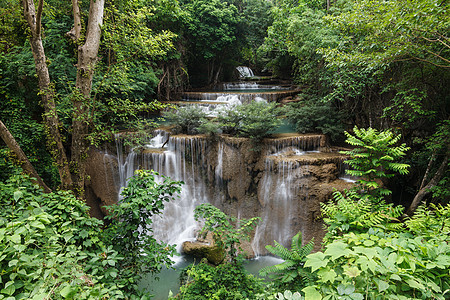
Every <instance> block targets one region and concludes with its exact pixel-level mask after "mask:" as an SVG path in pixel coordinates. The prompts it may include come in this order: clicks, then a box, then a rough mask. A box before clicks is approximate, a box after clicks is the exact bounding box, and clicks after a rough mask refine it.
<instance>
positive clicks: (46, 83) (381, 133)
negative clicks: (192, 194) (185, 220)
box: [0, 0, 450, 299]
mask: <svg viewBox="0 0 450 300" xmlns="http://www.w3.org/2000/svg"><path fill="white" fill-rule="evenodd" d="M449 15H450V13H449V3H448V2H447V1H445V0H410V1H406V0H397V1H372V0H361V1H356V0H333V1H332V0H327V1H323V0H230V1H226V0H208V1H207V0H108V1H105V0H90V1H87V0H72V1H71V2H70V1H56V0H45V1H44V0H22V1H13V0H0V99H1V101H0V136H1V138H2V141H0V170H1V171H0V207H1V212H0V245H1V247H0V270H1V271H0V299H60V298H62V299H107V298H111V299H146V298H150V295H146V294H145V292H144V291H140V290H139V288H138V286H137V282H138V281H139V278H140V276H141V275H140V274H141V273H142V272H155V273H157V272H158V271H159V270H160V269H161V268H162V265H164V264H165V265H170V259H169V257H170V255H171V254H173V251H174V249H173V247H172V246H170V245H165V244H163V243H160V242H158V241H156V240H154V239H153V238H152V236H151V235H146V236H142V235H140V234H133V233H134V232H139V230H138V229H139V228H143V227H142V226H144V227H145V226H149V225H150V223H151V216H152V215H154V214H158V213H159V212H160V211H161V210H162V208H163V207H164V202H165V201H169V199H170V198H171V196H172V195H174V194H176V193H177V191H179V190H180V188H181V185H182V183H181V182H175V181H171V180H170V179H169V178H167V179H166V181H164V183H163V184H158V183H157V182H156V181H155V179H154V174H152V173H150V172H147V171H141V172H139V173H138V174H136V175H135V177H134V178H133V180H131V181H130V185H129V188H128V189H125V191H124V192H123V197H124V201H123V202H122V204H121V205H117V206H113V207H110V208H109V210H110V214H109V215H108V217H107V220H97V219H95V218H91V217H89V216H88V210H89V209H88V207H87V206H86V205H85V203H84V201H83V200H84V199H85V185H86V182H87V181H88V180H89V178H88V177H87V175H86V157H87V153H88V149H89V148H90V147H96V146H99V145H101V144H102V143H104V142H107V141H111V140H112V139H113V138H114V133H116V132H118V131H120V130H122V129H127V130H129V131H136V132H151V130H153V129H154V128H155V127H156V126H157V125H156V124H155V123H154V122H153V119H151V120H150V119H148V118H146V117H145V116H147V115H148V113H149V112H157V111H160V110H162V109H164V108H165V107H166V106H167V104H166V101H168V100H178V99H179V98H180V95H181V94H182V93H183V92H184V91H187V90H191V89H195V88H200V87H207V86H213V85H214V84H217V83H219V82H226V81H233V80H236V79H237V74H236V67H237V66H249V67H251V68H252V69H253V70H254V71H255V73H256V74H258V75H261V76H267V77H272V78H280V79H288V80H292V81H293V82H294V83H295V85H297V86H298V87H299V88H300V89H301V93H299V94H298V95H297V96H296V100H297V101H296V102H294V103H290V104H287V105H285V106H284V107H283V108H282V109H283V115H285V116H286V117H287V118H288V119H289V120H291V121H292V123H294V125H295V127H296V130H297V131H298V132H300V133H323V134H326V135H327V136H328V137H329V138H330V140H331V141H332V143H333V144H335V145H340V146H341V145H346V142H347V145H348V144H349V145H351V146H352V148H353V150H349V151H347V152H346V154H347V155H348V156H349V161H348V164H349V165H350V166H351V167H352V170H351V171H350V172H353V174H352V175H356V176H359V177H360V178H361V179H360V180H358V184H357V187H355V188H354V189H352V190H347V191H345V192H336V193H335V196H334V198H333V199H330V202H329V203H325V204H324V205H323V212H322V213H323V218H324V222H325V224H326V225H327V229H326V230H327V235H326V238H325V239H324V242H323V247H322V249H323V250H322V251H319V252H316V253H313V254H310V252H311V250H312V246H311V244H310V243H307V244H306V245H303V246H302V240H301V237H300V236H295V237H294V238H293V241H292V247H291V248H290V249H286V248H284V247H283V246H281V245H279V244H278V245H275V246H268V250H269V251H271V252H272V253H273V254H274V255H278V256H280V257H281V258H283V259H284V260H285V263H287V264H285V265H279V267H274V268H272V269H266V270H263V273H264V274H275V276H274V277H273V280H272V281H271V282H269V283H267V282H265V283H263V282H261V281H259V279H256V278H253V277H252V276H250V275H248V274H246V273H245V271H244V270H243V268H242V260H241V259H240V258H238V257H237V253H235V245H236V244H239V240H240V239H241V238H242V237H243V236H240V235H239V234H241V233H242V232H243V230H241V228H234V227H233V226H234V225H230V223H227V221H228V220H229V219H228V217H227V216H226V215H222V214H220V213H218V212H217V211H215V210H214V208H211V207H206V208H205V207H203V208H199V212H198V214H199V216H200V215H201V217H203V218H206V219H207V220H210V218H213V219H212V221H211V222H213V221H214V222H216V223H211V224H222V225H221V226H222V227H220V226H219V227H220V228H221V229H223V230H222V231H220V230H219V231H217V232H216V235H215V236H216V237H217V239H218V241H221V243H222V246H223V248H224V249H225V250H226V251H228V252H229V257H231V259H230V261H229V263H226V264H223V265H220V266H218V267H211V266H209V265H206V264H205V265H201V264H200V265H199V266H198V267H195V268H194V267H193V268H191V269H190V270H189V271H188V272H187V273H188V276H187V277H188V279H186V281H185V285H184V286H183V287H182V289H181V292H180V294H179V295H177V296H175V297H176V298H178V299H246V298H248V299H302V297H306V299H447V298H448V297H449V295H450V273H449V270H450V268H449V266H450V246H449V242H450V240H449V233H450V232H449V231H450V221H449V215H450V206H449V200H450V189H449V186H450V183H449V182H450V169H449V157H450V138H449V137H450V119H449V112H450V18H449ZM260 114H264V115H265V116H266V119H267V120H266V121H267V122H270V121H271V120H269V118H272V117H273V116H272V115H271V114H270V113H268V112H267V111H265V110H264V109H261V110H260ZM149 199H151V200H149ZM201 209H203V211H200V210H201ZM136 212H140V213H141V214H142V216H138V214H137V213H136ZM214 218H216V219H214ZM119 220H120V221H122V222H119ZM253 221H255V222H256V220H253ZM253 221H252V220H250V221H249V223H247V224H246V225H244V227H245V226H247V227H245V228H247V229H248V228H250V229H251V228H252V226H254V224H253ZM119 223H120V224H119ZM123 224H126V225H123ZM207 224H208V222H207ZM224 224H228V225H224ZM231 224H232V223H231ZM207 229H208V230H210V231H213V232H214V230H216V229H217V226H216V227H214V226H213V225H211V226H210V228H207ZM244 231H245V230H244ZM223 232H227V234H224V233H223ZM143 245H144V246H143ZM142 253H145V255H142ZM219 279H220V280H222V281H223V287H222V286H221V285H220V284H218V283H217V282H218V281H220V280H219ZM222 281H221V282H222ZM212 282H216V284H212ZM215 288H216V290H214V289H215ZM290 291H292V292H290ZM277 293H280V294H277ZM300 294H301V295H300ZM205 295H208V296H205Z"/></svg>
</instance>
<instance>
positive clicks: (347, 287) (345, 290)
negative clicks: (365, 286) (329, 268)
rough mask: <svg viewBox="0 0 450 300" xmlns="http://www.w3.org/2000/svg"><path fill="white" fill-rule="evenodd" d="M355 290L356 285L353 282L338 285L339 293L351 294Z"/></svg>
mask: <svg viewBox="0 0 450 300" xmlns="http://www.w3.org/2000/svg"><path fill="white" fill-rule="evenodd" d="M354 291H355V286H354V285H353V284H347V285H344V284H339V285H338V286H337V292H338V294H339V295H342V296H343V295H351V294H353V292H354Z"/></svg>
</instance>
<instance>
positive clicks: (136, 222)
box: [104, 170, 182, 274]
mask: <svg viewBox="0 0 450 300" xmlns="http://www.w3.org/2000/svg"><path fill="white" fill-rule="evenodd" d="M158 175H159V174H158V173H156V172H154V171H148V170H137V171H136V173H135V175H134V176H133V177H131V178H130V179H129V182H128V186H127V187H126V188H125V189H124V190H123V192H122V196H123V199H122V200H121V202H120V204H119V205H112V206H109V207H107V209H108V211H109V212H110V214H109V215H108V216H107V217H106V218H107V219H108V220H110V222H111V224H110V225H109V226H108V228H107V229H106V230H105V240H104V243H105V244H107V245H111V246H112V247H114V249H116V250H117V251H118V252H119V253H121V254H122V255H123V256H124V260H123V261H122V262H121V265H120V269H121V271H123V272H130V273H134V274H141V273H142V272H158V271H160V270H161V268H162V266H163V265H166V266H168V267H170V265H171V264H172V261H171V260H170V257H171V256H173V255H174V253H175V248H174V246H172V245H167V244H165V243H163V242H160V241H157V240H155V238H154V237H153V236H152V234H151V233H152V229H151V225H152V223H153V222H152V217H153V216H154V215H157V214H160V213H162V211H163V209H164V202H168V201H171V200H172V199H173V198H174V197H176V196H177V194H178V193H179V192H180V191H181V184H182V182H179V181H172V180H170V179H169V178H167V177H164V176H162V178H163V182H161V183H158V182H157V181H156V176H158Z"/></svg>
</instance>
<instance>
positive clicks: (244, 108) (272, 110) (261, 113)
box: [218, 102, 281, 143]
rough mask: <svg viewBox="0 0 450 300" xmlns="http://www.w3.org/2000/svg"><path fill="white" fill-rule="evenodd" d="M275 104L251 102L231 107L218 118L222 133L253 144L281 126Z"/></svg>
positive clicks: (278, 111)
mask: <svg viewBox="0 0 450 300" xmlns="http://www.w3.org/2000/svg"><path fill="white" fill-rule="evenodd" d="M279 116H280V110H279V109H278V108H277V107H276V103H264V102H252V103H250V104H244V105H238V106H233V107H231V108H229V109H228V110H226V111H225V112H224V113H223V114H222V115H220V116H219V117H218V122H219V124H221V127H222V130H223V132H224V133H229V134H235V135H237V136H241V137H247V138H250V139H252V140H253V141H254V142H255V143H257V142H259V141H261V140H262V139H263V138H264V137H266V136H268V135H270V134H271V132H272V131H274V130H275V129H276V128H277V127H278V126H280V124H281V120H280V119H279V118H278V117H279Z"/></svg>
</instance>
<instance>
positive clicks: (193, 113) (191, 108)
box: [164, 105, 207, 134]
mask: <svg viewBox="0 0 450 300" xmlns="http://www.w3.org/2000/svg"><path fill="white" fill-rule="evenodd" d="M164 117H165V118H167V119H169V120H170V121H171V122H173V124H174V125H175V127H174V129H173V130H174V131H175V132H176V133H185V134H197V133H199V127H200V126H201V125H202V124H204V123H206V122H207V116H206V113H205V112H204V111H203V110H202V109H201V108H200V107H198V106H195V105H187V106H181V107H178V108H177V109H176V110H174V111H168V112H166V113H165V114H164Z"/></svg>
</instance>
